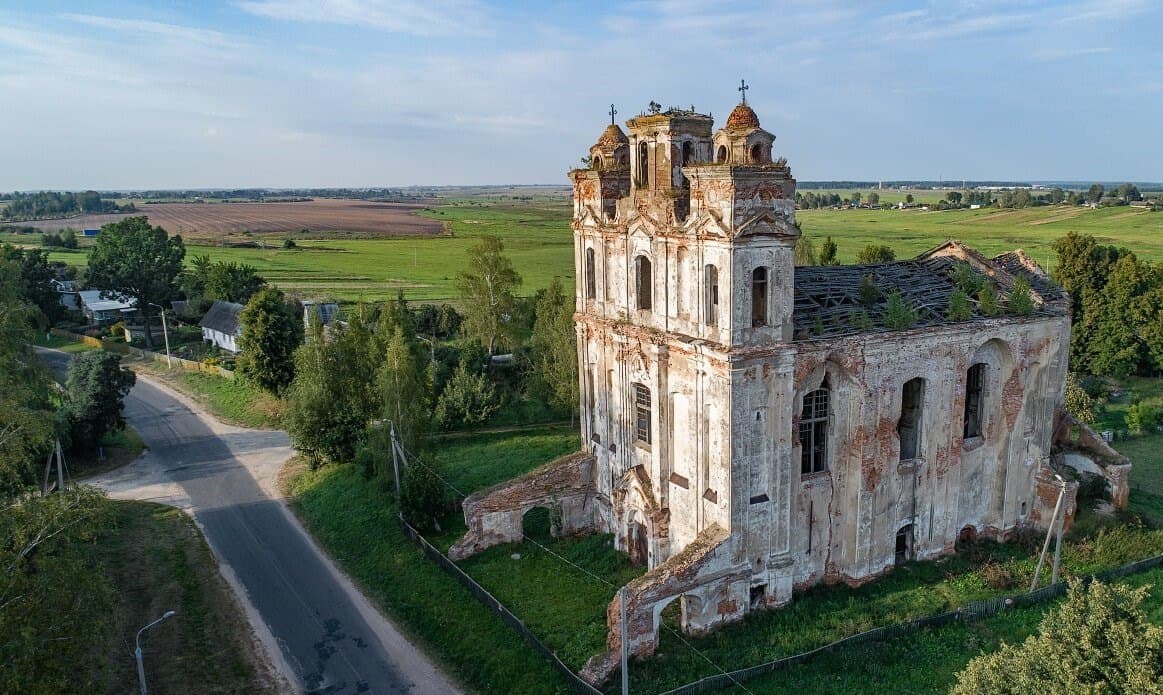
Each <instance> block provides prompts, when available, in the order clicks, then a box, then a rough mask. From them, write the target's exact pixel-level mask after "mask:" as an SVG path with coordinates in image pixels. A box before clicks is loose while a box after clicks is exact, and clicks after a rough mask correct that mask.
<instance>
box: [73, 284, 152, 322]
mask: <svg viewBox="0 0 1163 695" xmlns="http://www.w3.org/2000/svg"><path fill="white" fill-rule="evenodd" d="M61 303H62V304H63V303H64V300H63V299H62V302H61ZM77 303H78V305H79V307H72V308H80V310H81V313H83V314H84V315H85V319H86V320H87V321H88V322H89V323H92V324H95V325H98V326H107V325H109V324H113V323H117V322H118V321H124V320H126V319H130V318H133V316H134V315H136V314H137V300H136V299H134V298H132V297H122V296H120V295H118V294H116V293H114V292H110V291H108V290H81V291H80V292H77Z"/></svg>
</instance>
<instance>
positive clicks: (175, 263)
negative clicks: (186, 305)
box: [88, 217, 186, 349]
mask: <svg viewBox="0 0 1163 695" xmlns="http://www.w3.org/2000/svg"><path fill="white" fill-rule="evenodd" d="M185 257H186V247H185V245H184V244H182V237H180V236H178V235H174V236H172V237H171V236H170V235H168V234H166V230H164V229H162V228H161V227H151V226H150V224H149V219H148V218H146V217H127V218H125V219H123V220H121V221H119V222H113V223H110V224H107V225H105V226H103V227H101V234H100V235H99V236H98V237H97V243H96V245H95V246H94V247H93V250H92V251H90V252H89V275H88V282H89V284H90V285H93V286H94V287H97V288H98V289H102V290H109V291H111V292H114V293H116V294H119V295H122V296H125V297H131V298H133V299H135V300H137V309H138V311H140V312H141V313H142V316H143V317H144V319H145V344H146V346H147V347H149V348H150V349H152V348H153V332H152V331H151V329H150V321H149V319H150V316H151V315H152V314H153V309H154V307H153V306H151V305H153V304H157V305H161V304H162V303H163V302H165V301H166V300H168V299H170V297H172V296H173V295H174V292H175V289H176V283H177V279H178V275H179V274H180V273H181V272H182V260H183V259H184V258H185Z"/></svg>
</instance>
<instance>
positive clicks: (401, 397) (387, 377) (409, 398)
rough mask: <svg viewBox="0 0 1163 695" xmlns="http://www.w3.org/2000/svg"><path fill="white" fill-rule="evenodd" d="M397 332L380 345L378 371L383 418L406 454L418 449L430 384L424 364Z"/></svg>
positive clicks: (424, 428)
mask: <svg viewBox="0 0 1163 695" xmlns="http://www.w3.org/2000/svg"><path fill="white" fill-rule="evenodd" d="M414 342H415V341H411V342H410V341H409V340H408V337H407V336H406V335H405V334H404V332H403V331H401V330H393V331H392V332H391V335H389V336H388V339H387V342H386V344H385V345H384V351H383V357H382V360H383V362H382V365H381V367H380V371H379V386H380V396H381V399H382V401H381V402H382V403H383V417H384V418H385V419H387V420H390V421H391V423H392V426H393V427H394V428H395V430H396V436H397V437H399V439H400V442H401V443H402V444H403V445H404V447H405V448H407V449H408V450H410V451H418V450H419V449H420V448H421V446H420V445H421V443H422V439H421V438H422V436H423V434H424V433H425V432H427V431H428V427H429V424H430V419H431V416H430V414H431V413H432V405H433V404H432V391H431V384H430V382H429V380H428V378H427V374H426V371H425V369H424V367H423V364H424V362H423V361H421V359H420V358H419V357H418V356H417V354H416V351H415V350H414V349H413V345H414Z"/></svg>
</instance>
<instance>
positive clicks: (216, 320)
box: [198, 301, 243, 353]
mask: <svg viewBox="0 0 1163 695" xmlns="http://www.w3.org/2000/svg"><path fill="white" fill-rule="evenodd" d="M242 309H243V305H242V304H235V303H234V302H223V301H216V302H214V305H213V306H211V307H210V311H207V312H206V315H205V316H203V317H202V320H201V321H200V322H199V323H198V325H199V326H201V327H202V340H205V341H207V342H210V343H214V344H215V345H217V346H218V347H220V348H222V349H223V350H228V351H230V352H235V353H236V352H238V336H240V335H242V326H241V325H240V324H239V322H238V315H239V314H240V313H242Z"/></svg>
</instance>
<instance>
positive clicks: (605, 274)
mask: <svg viewBox="0 0 1163 695" xmlns="http://www.w3.org/2000/svg"><path fill="white" fill-rule="evenodd" d="M613 257H614V249H613V247H611V246H610V245H609V244H605V245H603V246H602V297H603V298H604V299H605V300H606V301H607V302H608V301H610V300H611V299H613V297H614V295H613V294H612V292H611V284H612V281H611V279H610V259H611V258H613Z"/></svg>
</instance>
